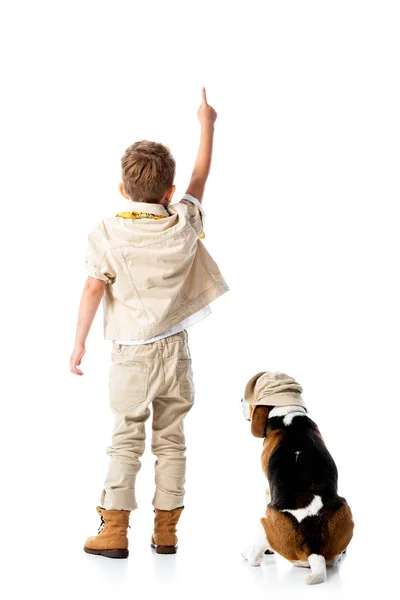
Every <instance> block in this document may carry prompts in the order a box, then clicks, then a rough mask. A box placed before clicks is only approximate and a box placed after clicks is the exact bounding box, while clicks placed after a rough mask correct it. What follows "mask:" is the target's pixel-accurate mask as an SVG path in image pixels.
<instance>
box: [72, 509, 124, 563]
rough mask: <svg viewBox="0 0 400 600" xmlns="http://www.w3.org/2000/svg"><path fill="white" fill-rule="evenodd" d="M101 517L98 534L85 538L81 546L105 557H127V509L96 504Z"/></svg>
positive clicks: (91, 552) (86, 550)
mask: <svg viewBox="0 0 400 600" xmlns="http://www.w3.org/2000/svg"><path fill="white" fill-rule="evenodd" d="M96 510H97V512H98V513H99V515H100V517H101V525H100V527H99V531H98V534H97V535H95V536H93V537H90V538H88V539H87V540H86V542H85V545H84V547H83V549H84V551H85V552H88V553H89V554H100V555H101V556H107V558H128V555H129V550H128V537H127V533H128V527H129V515H130V511H129V510H106V509H105V508H101V507H100V506H98V507H97V508H96Z"/></svg>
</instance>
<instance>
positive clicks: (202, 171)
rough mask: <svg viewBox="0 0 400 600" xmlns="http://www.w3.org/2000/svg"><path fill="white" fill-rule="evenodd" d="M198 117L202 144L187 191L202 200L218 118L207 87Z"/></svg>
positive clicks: (203, 92) (203, 93) (203, 90)
mask: <svg viewBox="0 0 400 600" xmlns="http://www.w3.org/2000/svg"><path fill="white" fill-rule="evenodd" d="M197 117H198V119H199V121H200V126H201V134H200V146H199V150H198V152H197V157H196V162H195V165H194V169H193V173H192V176H191V178H190V183H189V186H188V188H187V190H186V193H187V194H190V195H191V196H194V197H195V198H197V200H199V201H200V202H201V201H202V199H203V195H204V188H205V185H206V181H207V178H208V175H209V173H210V167H211V156H212V148H213V138H214V123H215V120H216V118H217V113H216V112H215V110H214V109H213V107H212V106H210V105H209V104H208V103H207V96H206V90H205V88H203V89H202V101H201V105H200V108H199V110H198V112H197Z"/></svg>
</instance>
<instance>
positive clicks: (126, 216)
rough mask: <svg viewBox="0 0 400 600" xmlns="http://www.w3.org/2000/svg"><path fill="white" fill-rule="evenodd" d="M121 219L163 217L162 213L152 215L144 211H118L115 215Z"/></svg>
mask: <svg viewBox="0 0 400 600" xmlns="http://www.w3.org/2000/svg"><path fill="white" fill-rule="evenodd" d="M115 216H116V217H122V218H123V219H157V220H158V219H165V218H166V217H165V216H164V215H152V214H151V213H146V212H120V213H117V214H116V215H115Z"/></svg>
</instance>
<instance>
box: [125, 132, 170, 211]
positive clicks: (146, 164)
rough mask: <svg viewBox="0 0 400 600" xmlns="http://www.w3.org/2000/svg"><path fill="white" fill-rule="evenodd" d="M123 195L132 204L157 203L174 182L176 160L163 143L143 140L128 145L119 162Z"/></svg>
mask: <svg viewBox="0 0 400 600" xmlns="http://www.w3.org/2000/svg"><path fill="white" fill-rule="evenodd" d="M121 166H122V183H123V185H124V190H125V193H126V194H127V195H128V196H129V198H130V199H131V200H134V201H135V202H153V203H159V202H160V200H161V199H162V197H163V195H164V193H165V191H166V190H167V189H168V188H169V187H171V186H172V185H173V183H174V177H175V160H174V157H173V156H172V154H171V152H170V151H169V149H168V148H167V147H166V146H164V145H163V144H158V143H157V142H149V141H147V140H142V141H141V142H136V143H135V144H132V146H129V148H127V149H126V150H125V154H124V155H123V157H122V159H121Z"/></svg>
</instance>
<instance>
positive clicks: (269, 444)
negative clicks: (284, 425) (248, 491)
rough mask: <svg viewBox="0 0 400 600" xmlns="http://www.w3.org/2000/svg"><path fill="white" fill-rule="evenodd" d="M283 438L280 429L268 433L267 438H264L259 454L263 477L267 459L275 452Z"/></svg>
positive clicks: (265, 471)
mask: <svg viewBox="0 0 400 600" xmlns="http://www.w3.org/2000/svg"><path fill="white" fill-rule="evenodd" d="M282 437H283V430H282V429H274V430H273V431H269V432H268V435H267V437H266V438H265V442H264V447H263V451H262V454H261V465H262V468H263V471H264V473H265V475H266V474H267V467H268V461H269V457H270V456H271V454H272V453H273V451H274V450H275V448H276V447H277V446H278V445H279V442H280V441H281V439H282Z"/></svg>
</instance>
